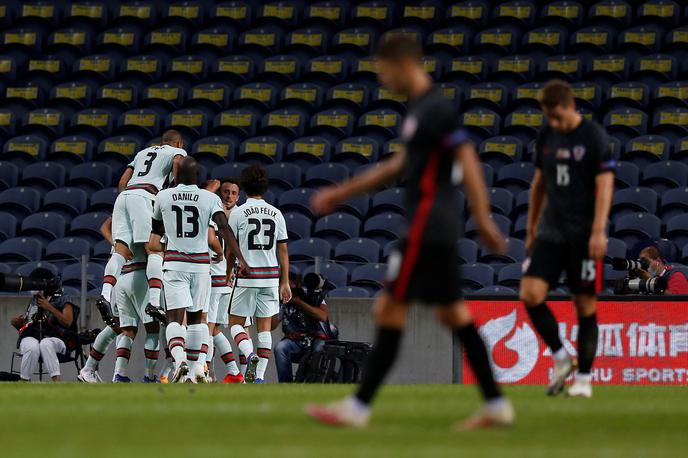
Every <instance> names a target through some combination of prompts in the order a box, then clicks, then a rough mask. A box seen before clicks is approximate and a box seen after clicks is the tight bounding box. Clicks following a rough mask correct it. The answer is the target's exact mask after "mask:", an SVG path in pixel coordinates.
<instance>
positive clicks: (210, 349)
mask: <svg viewBox="0 0 688 458" xmlns="http://www.w3.org/2000/svg"><path fill="white" fill-rule="evenodd" d="M214 356H215V339H213V336H211V335H210V333H208V356H206V358H205V362H206V364H208V366H209V367H210V366H212V364H213V357H214Z"/></svg>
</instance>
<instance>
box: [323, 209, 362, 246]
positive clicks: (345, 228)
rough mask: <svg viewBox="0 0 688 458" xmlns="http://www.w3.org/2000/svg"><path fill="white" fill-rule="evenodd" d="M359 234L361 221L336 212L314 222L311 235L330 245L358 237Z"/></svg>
mask: <svg viewBox="0 0 688 458" xmlns="http://www.w3.org/2000/svg"><path fill="white" fill-rule="evenodd" d="M360 232H361V220H360V219H358V218H357V217H355V216H353V215H350V214H348V213H343V212H337V213H333V214H331V215H328V216H323V217H322V218H320V219H318V220H317V221H316V222H315V226H314V229H313V235H314V236H315V237H318V238H321V239H323V240H326V241H327V242H329V243H330V245H333V246H334V245H336V244H337V243H339V242H341V241H343V240H347V239H352V238H354V237H358V236H359V234H360Z"/></svg>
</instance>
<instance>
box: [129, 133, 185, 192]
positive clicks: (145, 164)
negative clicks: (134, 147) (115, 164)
mask: <svg viewBox="0 0 688 458" xmlns="http://www.w3.org/2000/svg"><path fill="white" fill-rule="evenodd" d="M176 156H186V151H184V150H183V149H181V148H175V147H174V146H170V145H154V146H149V147H148V148H146V149H144V150H141V151H139V152H138V153H136V156H135V157H134V160H133V161H131V163H130V164H129V167H131V168H132V169H134V173H133V174H132V176H131V178H130V179H129V182H128V183H127V187H126V189H125V190H124V192H128V193H129V192H130V193H136V194H139V195H142V196H144V197H153V196H155V195H156V194H157V193H158V192H160V190H162V189H163V187H164V186H165V183H166V182H167V181H168V178H169V176H171V173H172V165H173V163H174V158H175V157H176Z"/></svg>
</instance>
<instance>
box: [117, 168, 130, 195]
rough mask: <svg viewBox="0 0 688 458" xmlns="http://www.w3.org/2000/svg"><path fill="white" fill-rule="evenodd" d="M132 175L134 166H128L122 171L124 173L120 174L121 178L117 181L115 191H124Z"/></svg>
mask: <svg viewBox="0 0 688 458" xmlns="http://www.w3.org/2000/svg"><path fill="white" fill-rule="evenodd" d="M133 175H134V166H133V165H131V164H129V165H128V166H127V168H126V169H124V173H122V176H121V177H120V179H119V183H118V184H117V191H118V192H122V191H124V189H125V188H126V187H127V184H128V183H129V180H131V177H132V176H133Z"/></svg>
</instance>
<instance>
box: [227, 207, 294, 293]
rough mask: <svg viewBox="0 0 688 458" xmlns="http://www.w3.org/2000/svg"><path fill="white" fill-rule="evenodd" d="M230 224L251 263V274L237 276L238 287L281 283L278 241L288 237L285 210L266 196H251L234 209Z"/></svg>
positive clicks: (230, 216)
mask: <svg viewBox="0 0 688 458" xmlns="http://www.w3.org/2000/svg"><path fill="white" fill-rule="evenodd" d="M229 227H230V228H231V229H232V231H234V235H235V236H236V238H237V240H238V241H239V248H240V249H241V253H242V254H243V255H244V259H246V263H247V264H248V265H249V274H248V275H246V276H240V277H238V278H237V282H236V286H243V287H249V288H269V287H273V286H279V278H280V268H279V263H278V261H277V243H283V242H286V241H287V240H288V237H287V225H286V223H285V221H284V217H283V216H282V212H280V211H279V210H278V209H276V208H275V207H273V206H272V205H270V204H268V203H267V202H265V201H264V200H262V199H251V198H249V199H247V200H246V203H245V204H244V205H242V206H240V207H237V208H235V209H234V210H232V213H231V214H230V215H229Z"/></svg>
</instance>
